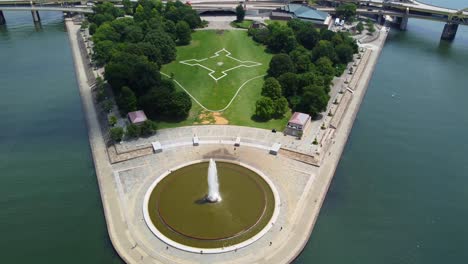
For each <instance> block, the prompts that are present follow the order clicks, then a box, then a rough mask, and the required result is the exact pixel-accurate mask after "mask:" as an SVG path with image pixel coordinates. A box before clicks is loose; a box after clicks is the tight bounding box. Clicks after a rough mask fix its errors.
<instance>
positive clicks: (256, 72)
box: [161, 30, 272, 110]
mask: <svg viewBox="0 0 468 264" xmlns="http://www.w3.org/2000/svg"><path fill="white" fill-rule="evenodd" d="M223 48H224V49H226V50H227V51H228V52H230V53H231V55H230V56H232V57H234V58H236V59H239V60H241V61H251V62H257V63H261V65H259V66H252V67H239V68H236V69H233V70H230V71H228V72H227V76H225V77H223V78H221V79H219V80H217V81H216V80H214V79H213V78H212V77H210V75H209V73H210V71H209V70H207V69H205V68H203V67H200V66H189V65H185V64H182V63H180V62H181V61H187V60H193V59H197V60H202V59H205V58H207V60H204V61H200V62H198V63H200V64H202V65H204V66H206V67H208V68H210V69H212V70H214V71H215V73H213V75H214V76H215V78H219V77H220V76H221V75H222V73H221V71H223V70H226V69H229V68H230V67H232V66H238V65H241V63H239V62H237V61H235V60H232V59H230V58H228V57H227V56H225V55H226V54H224V52H223V53H222V54H221V55H220V56H218V57H215V58H212V59H210V58H209V57H211V56H214V55H215V52H218V51H220V50H222V49H223ZM271 57H272V55H271V54H268V53H266V52H265V47H264V46H262V45H260V44H258V43H255V42H254V41H253V40H252V39H251V38H250V37H248V36H247V32H246V31H240V30H233V31H215V30H200V31H197V32H195V33H193V34H192V42H191V44H190V45H187V46H180V47H178V48H177V59H176V60H175V61H173V62H172V63H170V64H167V65H165V66H163V68H162V70H161V71H162V72H163V73H165V74H168V75H171V74H174V79H175V80H177V81H178V82H179V83H180V84H181V85H182V86H184V87H185V89H187V91H188V92H189V93H190V94H191V95H192V96H194V97H195V98H196V99H197V100H198V101H199V102H200V103H201V104H202V105H204V106H205V107H206V108H208V109H210V110H221V109H223V108H224V107H226V106H227V105H228V103H229V101H231V99H232V98H233V96H234V95H235V93H236V92H237V90H238V89H239V87H240V86H241V85H242V84H243V83H244V82H246V81H247V80H249V79H251V78H254V77H257V76H261V75H264V74H266V71H267V69H268V65H269V63H270V59H271ZM193 62H194V61H190V63H191V64H193ZM218 62H222V65H217V63H218ZM195 63H196V62H195ZM247 65H252V64H249V63H247ZM256 100H257V98H252V104H255V101H256Z"/></svg>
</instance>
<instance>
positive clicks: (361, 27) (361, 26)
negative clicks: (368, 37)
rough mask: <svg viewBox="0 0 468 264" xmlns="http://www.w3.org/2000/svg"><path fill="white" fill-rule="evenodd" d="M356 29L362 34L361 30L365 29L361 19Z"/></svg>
mask: <svg viewBox="0 0 468 264" xmlns="http://www.w3.org/2000/svg"><path fill="white" fill-rule="evenodd" d="M356 30H357V31H358V32H359V34H361V32H362V31H363V30H364V24H362V22H361V21H359V23H358V24H357V25H356Z"/></svg>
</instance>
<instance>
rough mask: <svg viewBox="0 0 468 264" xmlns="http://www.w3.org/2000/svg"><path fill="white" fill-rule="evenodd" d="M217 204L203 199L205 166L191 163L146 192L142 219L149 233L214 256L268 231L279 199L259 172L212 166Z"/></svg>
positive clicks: (227, 165) (219, 164)
mask: <svg viewBox="0 0 468 264" xmlns="http://www.w3.org/2000/svg"><path fill="white" fill-rule="evenodd" d="M216 165H217V170H218V180H219V192H220V196H221V199H222V200H221V201H220V202H215V203H211V202H208V201H207V200H206V194H207V192H208V183H207V173H208V162H204V161H203V162H195V163H193V164H190V165H187V166H183V167H181V168H178V169H175V170H172V171H170V172H168V173H167V174H166V175H163V176H162V177H160V178H159V179H158V180H157V181H156V182H155V183H153V185H152V186H151V188H150V189H149V190H148V192H147V194H146V197H145V204H144V208H143V209H144V214H145V220H146V222H147V224H148V226H149V227H150V229H151V230H152V231H153V233H155V234H156V235H157V236H158V237H159V238H160V239H162V240H164V241H165V242H166V243H168V244H170V245H172V246H175V247H178V248H180V249H183V250H187V251H192V252H198V253H199V252H200V251H203V252H204V253H215V252H216V253H217V252H220V251H221V252H223V251H230V250H235V249H236V248H240V247H242V246H245V245H248V244H250V243H253V242H254V241H255V240H257V239H259V238H260V237H261V236H262V235H263V234H264V233H266V232H267V231H268V229H269V228H270V227H271V225H272V222H273V221H274V219H275V218H276V217H277V214H278V210H279V206H278V204H279V198H278V195H277V192H276V190H275V189H274V187H273V186H272V184H271V182H270V181H269V179H268V178H266V177H265V176H264V175H263V174H262V173H261V172H259V171H257V170H255V169H253V168H250V167H246V166H245V165H244V166H243V165H239V164H238V163H236V164H235V163H231V162H219V161H217V162H216Z"/></svg>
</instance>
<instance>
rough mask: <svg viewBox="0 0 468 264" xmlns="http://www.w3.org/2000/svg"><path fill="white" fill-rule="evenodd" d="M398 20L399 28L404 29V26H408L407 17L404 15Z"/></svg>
mask: <svg viewBox="0 0 468 264" xmlns="http://www.w3.org/2000/svg"><path fill="white" fill-rule="evenodd" d="M398 20H399V22H400V30H403V31H404V30H406V28H407V27H408V17H407V16H404V17H402V18H400V19H398Z"/></svg>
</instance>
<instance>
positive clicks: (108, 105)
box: [102, 100, 114, 113]
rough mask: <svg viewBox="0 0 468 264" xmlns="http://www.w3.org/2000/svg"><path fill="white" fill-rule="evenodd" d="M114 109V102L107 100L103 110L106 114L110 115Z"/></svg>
mask: <svg viewBox="0 0 468 264" xmlns="http://www.w3.org/2000/svg"><path fill="white" fill-rule="evenodd" d="M113 107H114V103H112V100H106V101H104V102H103V104H102V109H103V110H104V111H105V112H106V113H109V112H110V111H111V110H112V108H113Z"/></svg>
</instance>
